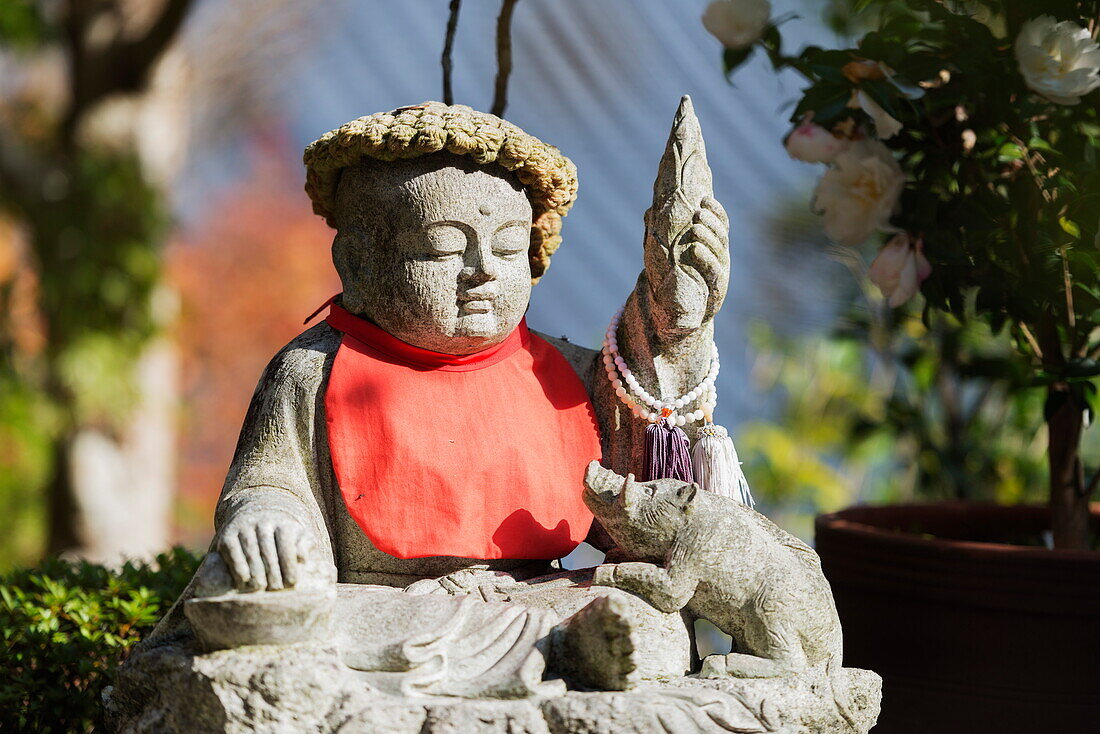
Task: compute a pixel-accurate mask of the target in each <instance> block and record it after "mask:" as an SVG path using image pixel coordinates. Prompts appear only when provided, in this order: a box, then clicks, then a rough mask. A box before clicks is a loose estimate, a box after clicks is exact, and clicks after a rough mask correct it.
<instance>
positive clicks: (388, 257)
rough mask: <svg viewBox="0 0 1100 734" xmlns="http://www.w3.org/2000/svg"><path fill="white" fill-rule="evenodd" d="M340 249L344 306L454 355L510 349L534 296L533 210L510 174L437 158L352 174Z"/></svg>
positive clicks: (336, 249)
mask: <svg viewBox="0 0 1100 734" xmlns="http://www.w3.org/2000/svg"><path fill="white" fill-rule="evenodd" d="M336 220H337V223H338V225H339V233H338V234H337V237H336V242H335V243H334V245H333V255H334V260H335V262H336V267H337V270H339V272H340V277H341V279H342V280H343V284H344V296H343V300H344V305H345V307H347V308H348V309H349V310H351V311H352V312H354V313H358V314H360V315H362V316H365V317H367V318H369V319H370V320H371V321H373V322H374V323H376V324H377V325H378V326H380V327H382V328H383V329H385V330H386V331H388V332H389V333H390V334H393V335H394V336H396V337H397V338H398V339H401V340H402V341H404V342H407V343H409V344H413V345H415V346H418V347H421V348H424V349H430V350H432V351H436V352H444V353H447V354H470V353H472V352H476V351H479V350H482V349H485V348H487V347H489V346H492V345H493V344H497V343H499V342H501V341H503V340H504V339H505V338H506V337H507V336H508V335H509V334H510V333H512V331H513V330H514V329H515V328H516V326H517V325H518V324H519V322H520V320H521V319H522V318H523V314H524V313H525V312H526V310H527V303H528V301H529V299H530V296H531V265H530V262H529V261H528V257H527V251H528V248H529V247H530V238H531V204H530V202H529V201H528V200H527V196H526V194H525V193H524V191H523V189H522V187H521V186H520V185H519V183H518V181H516V180H514V178H513V177H512V176H510V175H509V174H508V173H507V172H505V171H501V172H500V174H497V173H494V172H490V171H489V170H486V169H482V168H481V167H479V166H477V164H476V163H474V162H473V161H469V160H468V159H465V158H462V157H459V156H452V155H441V154H436V155H431V156H427V157H424V158H417V159H412V160H409V161H398V162H393V163H385V162H379V161H367V162H364V163H363V164H361V165H358V166H354V167H352V168H349V169H347V170H345V171H344V173H343V175H342V177H341V181H340V186H339V190H338V192H337V199H336Z"/></svg>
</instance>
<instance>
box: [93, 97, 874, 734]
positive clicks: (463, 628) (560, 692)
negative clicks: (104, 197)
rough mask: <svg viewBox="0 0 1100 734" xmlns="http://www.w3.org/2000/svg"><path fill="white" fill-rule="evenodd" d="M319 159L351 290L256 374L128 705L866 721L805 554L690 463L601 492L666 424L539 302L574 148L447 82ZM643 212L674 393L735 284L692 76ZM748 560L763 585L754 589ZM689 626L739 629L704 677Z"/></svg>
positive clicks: (222, 715) (499, 717)
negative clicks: (653, 510)
mask: <svg viewBox="0 0 1100 734" xmlns="http://www.w3.org/2000/svg"><path fill="white" fill-rule="evenodd" d="M306 164H307V187H306V188H307V192H308V193H309V194H310V196H311V198H312V199H313V201H314V209H315V211H317V213H319V214H321V215H322V216H324V217H325V218H326V219H327V220H328V222H329V223H330V224H331V225H332V226H334V227H335V228H336V231H337V233H336V237H335V240H334V242H333V248H332V256H333V262H334V264H335V265H336V268H337V271H338V272H339V274H340V278H341V281H342V284H343V291H342V293H341V294H340V295H339V296H338V297H337V298H336V299H335V301H334V302H333V303H332V305H331V306H330V311H329V315H328V316H327V318H326V320H325V321H324V322H322V323H320V324H318V325H317V326H314V327H312V328H310V329H309V330H307V331H305V332H304V333H303V334H301V335H300V336H299V337H297V338H296V339H295V340H294V341H292V342H291V343H290V344H288V345H287V346H286V347H285V348H284V349H283V350H282V351H281V352H279V354H277V355H276V356H275V358H274V359H273V360H272V362H271V364H270V365H269V366H268V368H267V370H266V371H265V373H264V375H263V376H262V378H261V380H260V383H259V385H258V387H257V390H256V393H255V395H254V397H253V400H252V404H251V407H250V409H249V412H248V415H247V417H246V419H245V424H244V427H243V428H242V431H241V436H240V439H239V442H238V445H237V451H236V454H235V456H234V460H233V464H232V466H231V468H230V471H229V475H228V476H227V478H226V482H225V486H224V488H223V491H222V494H221V497H220V499H219V501H218V506H217V510H216V515H215V528H216V534H215V538H214V541H213V544H212V548H211V553H210V554H209V555H208V556H207V558H206V559H205V560H204V563H203V564H202V567H201V568H200V570H199V572H198V573H197V574H196V577H195V579H194V580H193V581H192V583H191V585H190V586H189V587H188V589H187V590H186V591H185V593H184V595H183V597H182V598H181V600H180V602H178V603H177V605H176V607H174V608H173V610H172V611H171V612H170V613H169V615H168V616H167V617H166V618H165V619H164V620H163V621H162V622H161V624H160V625H159V626H158V628H157V630H156V631H155V632H154V633H153V635H152V636H151V638H150V639H148V640H146V641H144V642H143V643H142V645H141V646H140V648H139V649H138V650H137V651H136V652H135V654H134V655H133V656H132V657H131V658H130V660H129V661H128V662H127V663H126V665H125V666H124V667H123V668H122V670H121V671H120V675H119V680H118V683H117V685H116V686H115V687H114V689H113V690H111V691H110V692H109V695H108V696H107V705H108V713H109V716H110V718H111V719H112V721H114V723H115V724H116V726H117V727H118V728H119V729H121V730H124V731H173V730H178V731H185V730H196V729H200V728H201V729H203V730H206V729H212V730H225V731H248V730H257V729H264V730H271V729H275V730H305V729H309V730H316V731H336V730H337V729H340V730H354V731H360V730H362V731H410V732H421V731H423V732H432V731H486V732H488V731H513V730H523V731H532V732H573V731H586V732H619V731H670V730H674V731H701V732H709V731H738V732H756V731H760V732H764V731H769V732H773V731H774V732H801V731H807V732H808V731H858V732H865V731H867V730H868V729H869V728H870V726H871V725H873V723H874V719H875V717H876V716H877V711H878V695H879V693H878V690H879V689H878V686H879V681H878V678H877V676H875V675H874V674H873V673H869V672H867V671H855V670H844V671H841V669H840V665H839V661H840V650H839V644H840V630H839V622H838V621H837V619H836V612H835V609H834V607H833V604H832V597H831V593H830V592H829V589H828V585H827V584H826V582H825V581H824V578H823V577H821V575H820V570H819V569H818V568H817V566H816V565H815V564H816V555H815V554H814V553H813V551H812V550H810V549H809V548H807V547H806V546H804V545H802V544H800V543H799V542H798V541H796V540H794V539H793V538H791V537H790V536H787V535H786V534H784V533H782V531H779V530H778V529H777V528H775V527H774V526H773V525H771V524H770V523H768V522H767V521H766V520H765V519H763V518H762V517H761V516H759V515H757V514H756V513H754V512H752V511H751V510H748V509H747V508H744V507H742V506H741V505H739V504H738V503H736V502H735V501H733V500H728V502H720V503H716V502H713V501H712V500H718V499H723V500H724V498H719V497H717V496H713V497H712V496H708V497H699V496H697V495H698V489H697V487H694V486H693V485H690V484H684V483H682V482H681V483H676V482H673V481H672V480H667V481H664V482H655V483H647V484H641V485H638V484H634V483H633V482H632V481H627V482H626V484H625V486H624V485H622V480H621V478H620V479H619V480H618V481H619V485H618V486H622V487H623V488H622V489H621V490H612V489H610V488H609V487H610V486H611V485H610V484H609V482H612V479H611V478H612V477H616V476H617V475H628V474H630V473H631V472H633V471H635V470H636V468H637V467H638V466H639V464H640V462H641V460H642V455H643V452H644V440H645V431H646V425H647V421H646V420H642V419H640V418H639V417H638V416H637V415H636V412H637V411H632V410H631V408H630V407H629V406H628V405H627V404H625V403H624V402H623V401H622V400H621V399H620V397H621V394H620V393H621V392H622V391H621V389H619V391H618V392H617V388H616V385H615V384H613V383H612V382H611V381H610V380H608V379H607V377H606V376H605V374H604V368H603V363H602V361H601V360H600V358H599V357H600V354H599V352H596V351H593V350H590V349H585V348H582V347H579V346H576V345H573V344H571V343H569V342H568V341H566V340H564V339H555V338H552V337H548V336H544V335H538V334H535V333H533V332H529V331H528V330H527V328H526V324H525V321H524V320H523V316H524V313H525V311H526V309H527V304H528V301H529V298H530V295H531V291H532V285H533V284H534V283H536V282H537V281H538V279H539V278H540V277H541V276H542V275H543V273H544V272H545V270H546V268H547V266H548V265H549V260H550V256H551V255H552V254H553V252H554V250H556V249H557V247H558V244H559V242H560V239H561V238H560V227H561V218H562V216H564V215H565V214H566V213H567V211H568V209H569V207H570V206H571V205H572V202H573V199H574V198H575V195H576V173H575V169H574V168H573V165H572V163H571V162H569V160H568V159H567V158H565V157H564V156H562V155H561V153H560V152H559V151H558V150H557V149H556V148H553V147H552V146H548V145H546V144H544V143H542V142H541V141H538V140H537V139H535V138H533V137H531V136H529V135H527V134H526V133H524V132H523V131H522V130H519V128H516V127H515V126H514V125H511V124H510V123H507V122H505V121H503V120H500V119H499V118H496V117H494V116H492V115H487V114H484V113H479V112H475V111H473V110H471V109H469V108H467V107H462V106H446V105H441V104H439V103H435V102H429V103H425V104H423V105H417V106H414V107H408V108H402V109H399V110H395V111H393V112H391V113H382V114H379V115H372V116H370V117H366V118H360V119H359V120H356V121H353V122H351V123H348V124H347V125H345V126H343V127H341V128H339V129H338V130H335V131H333V132H331V133H328V134H326V135H325V136H323V137H322V138H321V139H320V140H318V141H317V142H316V143H314V144H313V145H311V146H310V147H309V148H308V149H307V151H306ZM645 221H646V236H645V241H644V246H643V254H644V263H645V267H644V270H643V272H642V273H641V275H640V276H639V278H638V283H637V286H636V287H635V289H634V291H633V292H632V293H631V295H630V296H629V297H628V299H627V302H626V304H625V306H624V310H623V314H622V317H621V324H620V326H619V328H618V330H617V337H618V339H617V342H618V352H619V354H620V355H621V356H622V357H623V358H624V359H625V360H626V362H628V363H629V364H630V368H631V370H632V371H633V374H634V375H635V376H636V378H637V380H638V381H639V382H640V383H641V384H642V385H644V387H645V389H646V390H647V391H648V392H649V393H651V394H652V395H657V396H661V397H662V398H669V399H671V398H672V397H675V396H677V395H682V394H684V393H689V394H690V391H691V389H692V386H694V385H697V384H699V383H700V380H701V379H702V378H703V377H704V376H705V375H706V374H707V371H708V368H709V364H710V349H711V344H712V334H713V325H712V321H713V317H714V315H715V314H716V313H717V311H718V309H719V308H720V307H721V304H722V301H723V299H724V297H725V295H726V288H727V284H728V274H729V254H728V220H727V218H726V215H725V212H724V211H723V209H722V207H721V205H719V204H718V202H717V201H716V200H715V199H714V198H713V196H712V193H711V179H710V169H709V167H708V166H707V161H706V153H705V148H704V146H703V141H702V135H701V132H700V129H699V125H698V122H697V121H696V119H695V115H694V112H693V110H692V108H691V103H690V101H689V100H688V98H686V97H685V98H684V99H683V100H682V102H681V104H680V109H679V110H678V112H677V115H676V119H675V122H674V124H673V130H672V133H671V135H670V138H669V143H668V147H667V149H666V152H665V155H664V157H663V158H662V161H661V165H660V168H659V173H658V176H657V180H656V182H655V184H654V203H653V206H652V207H651V209H650V210H649V211H648V212H647V213H646V216H645ZM704 398H705V396H704V395H697V396H695V397H694V398H692V399H690V400H688V401H686V403H685V404H684V405H683V406H682V411H683V414H685V415H689V416H690V415H691V414H692V413H693V412H695V411H698V413H695V414H696V415H702V412H703V411H702V409H703V408H704V407H706V406H705V405H704ZM463 401H465V402H463ZM671 420H676V416H672V417H671ZM680 423H681V424H682V425H683V429H684V430H685V431H686V432H687V434H688V435H689V436H690V437H693V436H694V434H695V432H696V431H697V430H698V427H697V426H694V425H693V424H692V423H691V422H690V421H686V420H684V419H683V418H682V417H681V418H680ZM591 460H598V461H597V462H596V465H595V467H593V468H590V469H589V474H588V477H587V480H588V486H589V490H588V492H587V494H585V491H584V486H583V483H582V479H583V478H584V477H585V469H584V467H585V465H587V464H588V462H589V461H591ZM601 463H602V466H603V467H605V468H596V467H599V465H600V464H601ZM605 488H607V489H605ZM616 492H617V494H618V497H619V499H618V500H617V501H616V502H613V503H605V502H603V501H602V500H600V499H599V498H600V497H602V496H603V495H604V494H615V493H616ZM649 492H653V493H654V496H653V497H650V496H649V495H648V493H649ZM601 493H602V494H601ZM635 495H638V496H639V497H645V500H644V502H642V501H639V503H638V505H637V506H638V507H641V506H642V505H643V504H644V503H646V502H648V503H650V504H653V503H661V507H664V508H666V510H663V511H662V514H661V516H660V518H659V520H660V522H656V523H655V522H650V524H649V525H646V524H645V523H639V522H638V519H639V518H638V516H637V514H636V513H632V512H631V511H625V512H624V511H623V508H624V507H625V505H624V504H623V500H625V499H626V498H627V497H628V496H630V497H633V496H635ZM733 505H736V506H737V507H736V508H733V507H732V506H733ZM666 506H667V507H666ZM613 508H615V509H613ZM673 510H675V511H673ZM593 514H594V515H595V517H597V518H598V519H599V520H600V521H601V522H602V523H603V528H601V527H600V524H599V523H593V522H592V517H593ZM689 516H690V517H691V520H690V521H687V520H686V519H685V518H687V517H689ZM651 520H653V518H651ZM589 526H591V532H589V531H590V527H589ZM605 529H606V531H605ZM647 533H648V534H647ZM608 534H610V535H608ZM730 534H732V536H731V535H730ZM586 535H587V537H588V539H589V541H590V542H592V543H593V544H594V545H596V546H597V547H599V548H601V549H602V550H607V551H609V559H612V558H615V557H618V558H622V559H630V561H629V562H626V563H622V564H618V565H614V564H608V565H604V566H601V567H600V568H599V569H597V570H596V572H595V578H593V576H592V571H590V570H589V571H562V570H560V567H557V566H556V565H555V564H554V563H552V562H551V561H552V560H553V559H555V558H559V557H561V556H563V555H565V554H566V553H567V552H568V551H569V550H570V549H571V548H572V547H575V546H576V544H577V543H579V542H580V541H581V540H582V539H584V538H585V537H586ZM613 545H617V546H618V547H613ZM722 549H737V550H738V551H741V550H743V551H744V552H745V553H751V554H752V557H753V558H756V559H759V561H760V564H758V565H750V564H746V563H741V562H739V561H736V560H730V559H729V558H723V557H722V555H721V551H722ZM647 561H649V562H647ZM656 561H660V562H662V563H664V564H665V565H664V566H657V565H654V563H652V562H656ZM708 570H714V571H715V572H716V578H715V579H714V580H713V582H712V581H710V580H708V581H703V580H702V576H703V574H704V573H705V572H706V571H708ZM753 574H755V576H754V575H753ZM782 574H787V575H785V576H784V577H783V578H780V577H779V575H782ZM750 582H751V583H752V584H754V585H755V586H754V588H756V587H758V586H760V585H761V584H763V585H764V587H765V588H768V589H770V592H771V593H769V594H768V595H766V596H765V597H763V598H756V597H753V599H752V603H748V601H747V600H746V595H747V594H748V592H747V590H746V588H745V587H744V586H743V584H747V583H750ZM754 603H755V604H758V606H755V607H754V606H753V604H754ZM759 605H762V606H759ZM769 605H770V606H769ZM772 607H775V608H776V609H778V608H779V607H783V609H784V610H785V611H784V613H782V614H774V613H772ZM699 617H701V618H704V619H707V620H709V621H711V622H713V623H714V624H716V625H717V626H718V627H719V628H721V629H723V630H725V631H726V632H728V633H730V634H732V635H733V636H734V637H735V644H736V645H737V650H738V652H737V653H733V654H731V655H728V656H725V657H723V658H721V659H719V658H716V657H713V656H712V657H708V659H707V660H706V661H705V665H704V667H703V669H702V673H703V674H704V675H703V677H700V676H699V675H698V673H699V672H700V671H699V664H698V659H697V654H696V652H695V649H694V634H693V623H694V620H695V619H696V618H699ZM773 638H774V639H773ZM818 668H821V670H818ZM826 668H827V671H826ZM689 674H691V675H689ZM822 676H825V677H827V678H828V680H829V681H830V682H831V684H832V689H836V690H837V691H839V692H838V693H837V695H836V696H835V697H833V696H823V695H821V694H820V692H819V689H821V685H820V683H821V681H822V680H825V678H823V677H822ZM739 678H744V680H739ZM750 678H759V680H749V679H750ZM841 689H842V690H841ZM583 691H589V692H583ZM838 701H843V703H842V704H840V705H838V704H837V702H838ZM662 727H663V728H662Z"/></svg>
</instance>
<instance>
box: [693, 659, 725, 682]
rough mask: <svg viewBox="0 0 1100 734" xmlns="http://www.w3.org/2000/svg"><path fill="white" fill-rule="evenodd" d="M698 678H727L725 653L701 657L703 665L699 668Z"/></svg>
mask: <svg viewBox="0 0 1100 734" xmlns="http://www.w3.org/2000/svg"><path fill="white" fill-rule="evenodd" d="M699 677H700V678H728V677H729V673H728V672H727V671H726V656H725V655H707V656H706V657H705V658H703V667H702V668H701V669H700V670H699Z"/></svg>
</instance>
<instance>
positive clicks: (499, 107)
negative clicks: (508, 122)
mask: <svg viewBox="0 0 1100 734" xmlns="http://www.w3.org/2000/svg"><path fill="white" fill-rule="evenodd" d="M517 1H518V0H503V3H502V4H501V6H500V16H499V17H498V18H497V81H496V86H495V89H494V90H493V107H492V110H491V111H492V113H493V114H494V115H496V116H498V117H501V116H503V115H504V108H505V107H507V106H508V76H509V75H510V74H511V73H512V12H513V11H514V10H515V9H516V2H517Z"/></svg>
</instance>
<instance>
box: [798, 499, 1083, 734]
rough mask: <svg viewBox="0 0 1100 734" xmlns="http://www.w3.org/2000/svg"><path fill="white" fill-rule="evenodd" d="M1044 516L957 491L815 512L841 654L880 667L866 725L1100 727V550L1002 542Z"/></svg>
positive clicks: (898, 728)
mask: <svg viewBox="0 0 1100 734" xmlns="http://www.w3.org/2000/svg"><path fill="white" fill-rule="evenodd" d="M1092 513H1093V514H1092V520H1093V524H1094V526H1095V527H1100V504H1096V505H1093V507H1092ZM1049 526H1050V525H1049V514H1048V513H1047V511H1046V509H1045V508H1042V507H1032V506H1021V507H1000V506H995V505H985V504H969V503H940V504H930V505H901V506H889V507H856V508H852V509H848V510H844V511H842V512H837V513H834V514H831V515H823V516H821V517H819V518H817V523H816V545H817V551H818V553H819V554H821V563H822V567H823V568H824V571H825V576H826V577H827V578H828V579H829V582H830V583H831V584H832V587H833V593H834V594H835V596H836V605H837V609H838V611H839V612H840V618H841V621H842V622H843V624H844V655H845V658H844V664H845V665H851V666H855V667H860V668H870V669H871V670H874V671H876V672H877V673H879V674H881V675H882V677H883V679H884V683H883V701H882V715H881V716H880V717H879V725H878V726H877V727H876V728H875V730H874V731H875V734H918V733H919V734H953V733H954V732H959V733H960V734H961V733H963V732H965V733H966V734H984V733H986V732H989V733H991V734H993V733H995V734H1012V733H1014V732H1021V733H1023V732H1027V734H1036V733H1038V732H1042V734H1061V733H1063V732H1065V733H1066V734H1069V733H1071V732H1072V733H1073V734H1080V733H1082V732H1097V731H1100V553H1096V552H1087V551H1048V550H1045V549H1041V548H1034V547H1031V548H1029V547H1022V546H1013V545H1007V544H1005V543H1004V542H1003V541H1004V540H1006V539H1013V538H1019V537H1024V536H1026V535H1028V534H1034V533H1036V532H1039V531H1041V530H1043V529H1045V528H1048V527H1049ZM914 530H915V531H918V532H923V533H928V534H931V535H933V536H935V537H931V536H929V535H917V534H912V533H911V532H906V531H914ZM997 541H1002V542H997Z"/></svg>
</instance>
